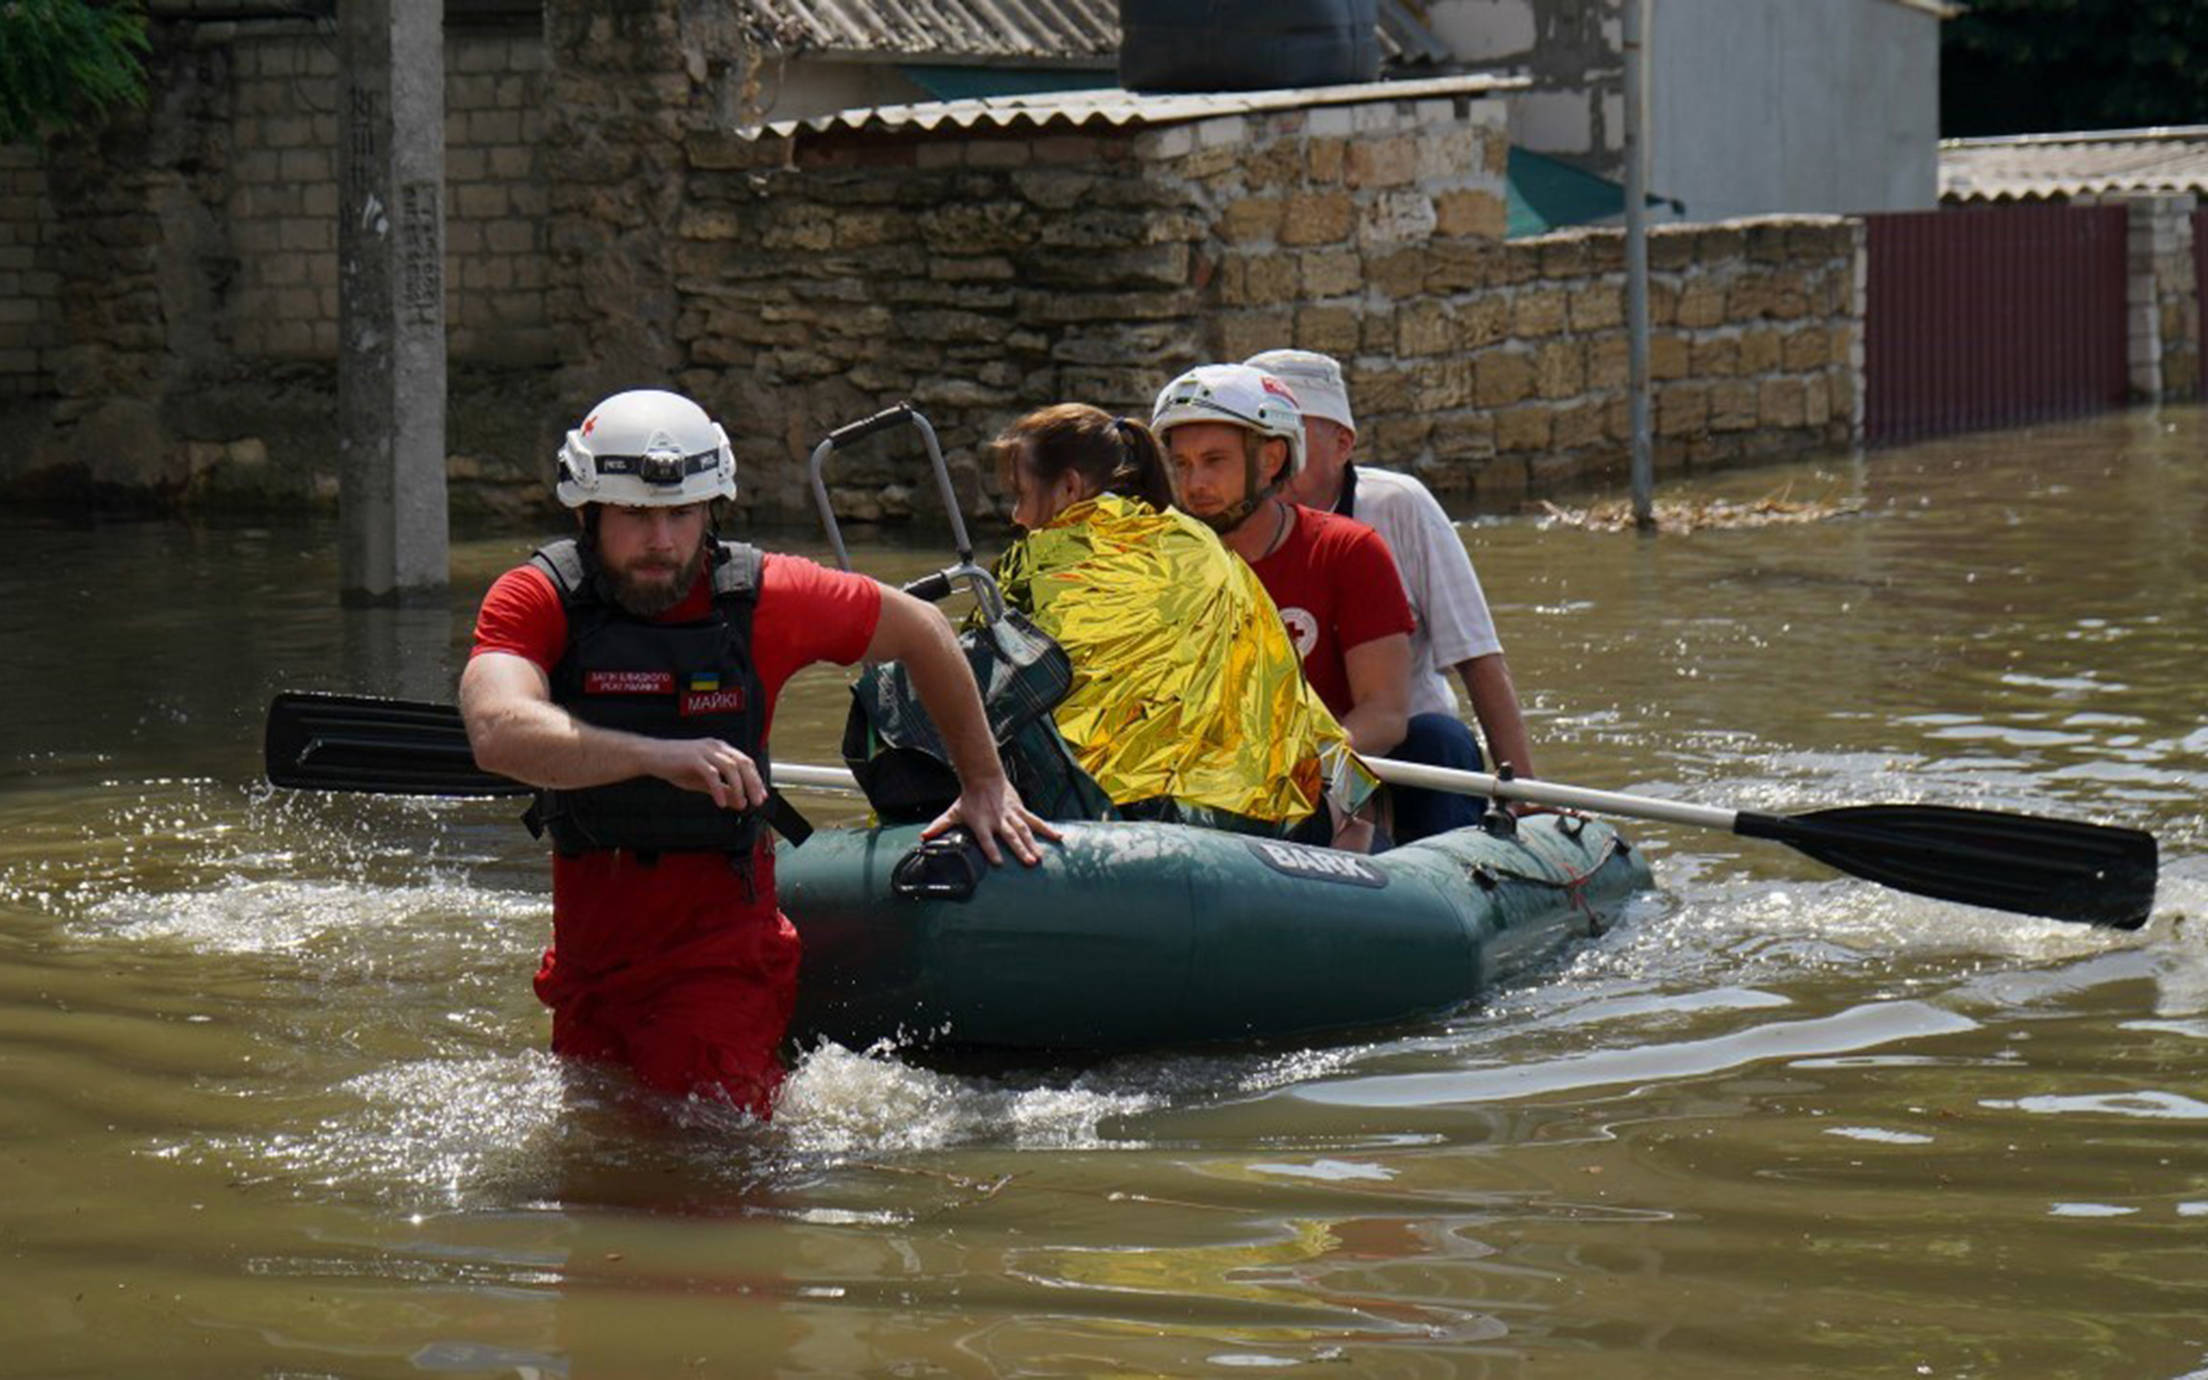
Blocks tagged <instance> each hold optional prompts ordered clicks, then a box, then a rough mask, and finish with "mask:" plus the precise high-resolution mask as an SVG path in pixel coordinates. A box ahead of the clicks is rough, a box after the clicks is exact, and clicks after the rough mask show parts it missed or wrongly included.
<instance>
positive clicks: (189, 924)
mask: <svg viewBox="0 0 2208 1380" xmlns="http://www.w3.org/2000/svg"><path fill="white" fill-rule="evenodd" d="M1782 487H1784V488H1786V489H1787V490H1788V491H1789V492H1790V493H1791V494H1792V495H1793V496H1794V497H1797V498H1803V497H1834V498H1851V497H1852V498H1857V499H1860V500H1861V503H1862V510H1861V512H1860V513H1859V514H1858V515H1856V516H1853V517H1848V518H1844V519H1840V520H1835V521H1830V522H1824V523H1819V524H1815V525H1809V526H1800V527H1787V526H1770V527H1758V528H1746V529H1740V530H1721V531H1702V532H1696V533H1693V534H1691V535H1685V536H1669V535H1667V536H1662V537H1658V538H1656V539H1654V540H1646V539H1640V538H1636V537H1632V536H1624V535H1596V534H1590V533H1586V532H1578V531H1571V530H1565V529H1561V528H1554V527H1550V528H1544V527H1543V526H1542V525H1541V524H1539V523H1538V522H1535V521H1531V520H1510V521H1501V522H1495V521H1481V522H1477V523H1473V524H1469V525H1467V526H1466V528H1465V534H1466V537H1467V540H1468V541H1469V542H1470V543H1471V545H1472V547H1473V549H1474V551H1475V554H1476V558H1477V560H1478V563H1479V567H1480V571H1481V574H1482V576H1483V579H1484V580H1485V582H1486V585H1487V588H1488V591H1489V593H1490V596H1491V598H1492V599H1493V602H1494V604H1495V606H1496V611H1497V615H1498V618H1499V620H1500V622H1501V624H1502V628H1503V632H1504V636H1505V638H1506V641H1507V643H1508V646H1509V650H1510V656H1511V661H1512V665H1513V667H1514V669H1515V671H1516V674H1517V679H1518V683H1519V685H1520V686H1521V687H1522V689H1523V690H1524V691H1525V693H1526V696H1527V700H1528V705H1529V710H1530V712H1531V714H1532V716H1533V721H1534V731H1535V736H1536V741H1537V743H1538V745H1539V752H1540V755H1541V766H1542V768H1543V770H1544V773H1545V774H1546V775H1548V776H1550V777H1553V778H1555V779H1559V780H1566V781H1571V782H1574V783H1576V784H1584V785H1590V786H1599V787H1607V788H1611V789H1618V790H1626V791H1632V792H1638V793H1644V794H1652V795H1669V796H1675V797H1677V798H1680V799H1688V800H1694V801H1698V802H1703V803H1710V804H1719V805H1731V806H1751V807H1757V808H1766V809H1775V810H1781V811H1794V810H1800V809H1809V808H1815V807H1819V806H1824V805H1831V804H1839V803H1846V802H1857V801H1874V800H1892V799H1907V800H1936V801H1942V802H1947V803H1953V804H1962V805H1980V806H1990V807H2001V808H2009V809H2021V810H2028V811H2033V812H2040V813H2050V814H2058V815H2070V816H2077V817H2082V818H2088V819H2093V820H2101V821H2107V822H2120V823H2127V824H2134V825H2138V826H2140V827H2144V828H2148V829H2151V830H2153V831H2154V832H2155V833H2156V834H2157V835H2158V836H2159V837H2160V839H2161V843H2162V848H2163V855H2164V868H2163V876H2162V883H2161V899H2160V901H2159V904H2158V906H2157V909H2156V914H2155V917H2154V919H2153V920H2152V921H2151V922H2150V924H2149V925H2148V926H2147V927H2146V928H2145V929H2143V930H2141V931H2139V932H2138V933H2136V934H2118V933H2109V932H2102V931H2095V930H2091V929H2087V928H2083V927H2079V926H2073V925H2063V924H2057V923H2053V922H2044V921H2036V920H2030V919H2023V918H2018V917H2013V916H2005V915H1997V914H1992V913H1989V912H1984V911H1976V910H1971V909H1967V908H1964V907H1960V906H1954V905H1946V904H1940V903H1936V902H1930V901H1922V900H1917V899H1914V898H1911V897H1907V896H1902V895H1898V894H1895V893H1893V892H1890V891H1885V890H1882V889H1880V888H1878V887H1875V886H1873V885H1870V884H1868V883H1865V882H1860V881H1855V880H1852V879H1849V878H1845V877H1840V876H1837V875H1835V874H1833V873H1831V872H1829V871H1827V870H1824V869H1821V868H1820V867H1819V866H1818V865H1817V864H1815V863H1812V862H1809V861H1807V860H1805V859H1802V858H1799V857H1798V856H1796V855H1794V854H1792V853H1790V852H1789V851H1787V850H1786V849H1784V848H1781V847H1779V846H1777V845H1772V844H1759V843H1752V842H1748V841H1743V840H1737V839H1733V838H1731V837H1729V836H1720V835H1712V834H1708V833H1703V832H1697V831H1691V830H1685V829H1669V828H1659V827H1654V826H1635V827H1634V830H1633V832H1634V833H1635V835H1636V837H1637V838H1639V839H1640V840H1641V841H1642V842H1643V843H1644V844H1645V845H1646V846H1647V847H1648V848H1649V849H1650V850H1651V852H1652V854H1653V855H1654V857H1655V861H1656V867H1657V874H1658V879H1659V889H1658V890H1657V891H1656V892H1655V893H1653V894H1651V895H1649V896H1647V897H1646V898H1644V899H1643V900H1642V901H1640V902H1639V903H1637V904H1636V905H1635V906H1634V908H1633V910H1632V912H1631V914H1630V915H1629V916H1628V917H1627V918H1626V920H1625V922H1624V923H1623V924H1621V925H1620V926H1619V927H1618V928H1617V929H1616V930H1614V931H1613V932H1612V933H1610V934H1609V935H1607V936H1606V937H1604V938H1603V939H1601V940H1599V941H1596V942H1594V943H1591V944H1590V945H1588V946H1587V947H1585V948H1583V949H1581V950H1579V951H1578V952H1577V953H1576V954H1575V955H1574V956H1573V957H1572V958H1571V959H1570V960H1569V961H1568V962H1566V963H1565V964H1564V965H1563V966H1561V967H1559V968H1558V969H1556V970H1555V971H1553V972H1551V973H1548V974H1546V975H1544V976H1543V977H1542V978H1540V979H1539V980H1537V981H1534V982H1531V983H1529V984H1526V985H1522V986H1519V987H1516V988H1514V989H1512V990H1508V991H1505V992H1502V993H1499V994H1497V995H1495V996H1494V997H1492V998H1491V999H1489V1000H1487V1001H1484V1002H1482V1003H1480V1004H1478V1005H1476V1006H1474V1007H1471V1008H1470V1009H1467V1010H1465V1011H1463V1012H1462V1013H1460V1014H1459V1015H1457V1016H1456V1017H1454V1018H1452V1019H1449V1020H1446V1021H1440V1022H1435V1023H1433V1024H1431V1025H1429V1026H1424V1027H1420V1028H1418V1029H1415V1030H1411V1031H1407V1032H1396V1033H1393V1034H1391V1035H1389V1036H1388V1037H1386V1038H1383V1039H1377V1040H1371V1041H1365V1042H1357V1043H1349V1044H1339V1045H1332V1046H1327V1047H1324V1048H1318V1049H1310V1050H1300V1051H1280V1050H1271V1051H1233V1050H1229V1051H1207V1052H1201V1053H1165V1054H1160V1055H1156V1056H1149V1057H1142V1058H1126V1059H1120V1060H1116V1061H1113V1062H1110V1063H1105V1064H1102V1065H1095V1066H1087V1067H1044V1068H1014V1069H993V1070H990V1071H986V1072H981V1071H974V1070H963V1071H962V1070H958V1069H950V1070H945V1069H942V1068H930V1067H925V1066H922V1065H921V1064H919V1063H917V1062H914V1061H908V1060H903V1059H900V1058H899V1057H898V1056H897V1054H896V1053H895V1052H894V1051H880V1050H877V1051H851V1050H842V1049H835V1048H829V1049H822V1050H818V1051H814V1052H812V1053H810V1054H809V1055H807V1056H806V1057H805V1059H804V1060H803V1062H802V1063H801V1065H800V1066H799V1067H798V1069H797V1072H796V1074H795V1077H794V1079H793V1081H792V1083H791V1086H790V1091H789V1094H788V1097H787V1100H786V1102H785V1104H784V1107H783V1110H782V1114H781V1116H780V1117H779V1118H778V1119H777V1121H776V1122H775V1124H774V1125H773V1126H772V1127H770V1128H764V1129H762V1128H758V1127H754V1126H749V1125H744V1124H739V1123H735V1122H732V1121H730V1120H729V1119H727V1118H726V1117H723V1116H719V1115H716V1114H714V1113H712V1112H710V1111H706V1110H700V1109H682V1108H668V1107H652V1106H639V1105H637V1104H635V1103H634V1102H632V1101H631V1100H629V1099H627V1098H625V1097H624V1096H623V1094H622V1091H621V1089H620V1088H619V1087H618V1086H615V1085H608V1084H606V1083H603V1082H594V1081H592V1080H590V1079H576V1078H571V1077H567V1076H563V1073H562V1071H561V1069H560V1068H559V1067H558V1066H557V1064H556V1063H555V1062H554V1061H553V1060H552V1059H551V1058H550V1057H549V1056H547V1055H546V1054H545V1053H543V1052H542V1046H543V1044H544V1040H545V1032H546V1023H545V1018H544V1016H543V1014H542V1012H541V1011H540V1009H539V1008H538V1007H537V1006H536V1004H535V1003H534V1001H533V999H532V998H531V997H530V995H529V992H528V982H527V979H528V975H529V972H530V970H531V967H532V964H533V962H534V960H535V956H536V953H537V951H538V949H539V948H540V947H541V945H542V943H543V940H544V935H545V930H546V925H547V903H546V897H545V876H544V867H543V861H542V858H541V856H540V855H539V854H538V852H537V851H536V849H535V848H534V847H533V846H532V845H531V844H530V842H529V840H528V838H527V836H526V835H525V834H523V833H522V832H521V830H520V829H519V828H518V826H516V825H515V824H514V823H513V820H512V815H513V813H514V807H513V804H512V803H511V802H478V803H453V802H435V801H419V800H414V801H408V800H389V799H368V798H357V797H336V796H299V795H288V794H280V793H274V792H271V791H269V790H268V789H266V788H265V787H262V786H260V785H258V784H256V774H257V760H256V755H257V749H258V737H257V735H258V732H259V722H260V713H261V706H262V705H264V704H265V702H266V700H267V697H268V695H269V694H270V693H271V692H272V691H274V690H276V689H279V688H286V687H293V688H325V689H350V690H360V691H370V692H383V693H398V694H414V695H437V696H444V695H448V694H449V693H450V685H451V680H452V676H453V674H454V671H455V669H456V666H457V656H458V647H459V645H460V641H461V639H462V638H463V637H464V636H465V632H466V628H467V621H468V613H469V611H470V610H471V609H472V606H473V602H474V599H475V598H476V597H477V596H478V595H479V594H480V592H481V590H482V588H483V587H484V585H485V584H487V583H488V581H489V580H490V578H491V577H492V576H493V575H494V574H495V573H496V572H497V571H498V570H499V569H502V568H503V567H504V566H505V565H507V564H508V563H509V562H511V561H512V560H513V559H515V558H516V557H517V556H518V555H519V554H520V553H521V552H522V551H524V550H525V549H526V544H527V540H526V539H527V537H528V536H529V535H531V534H523V533H514V534H503V535H500V536H497V537H495V538H490V539H485V540H479V541H473V542H470V543H467V544H464V545H463V546H461V547H460V548H459V549H458V551H457V552H456V570H457V572H458V577H457V584H456V588H455V590H454V594H453V600H452V607H451V608H450V609H449V610H448V609H435V610H430V611H426V612H424V611H416V612H409V613H388V612H386V613H373V612H340V611H338V610H337V609H336V608H335V606H334V601H333V599H332V598H331V593H330V592H331V590H332V589H333V587H334V584H335V566H334V558H333V555H332V550H333V542H332V539H331V538H332V534H331V533H330V532H328V531H327V530H322V529H309V528H304V527H270V528H239V527H235V526H217V527H187V526H182V525H175V524H157V523H115V522H88V523H83V524H71V523H65V522H61V521H58V520H55V519H53V518H51V517H39V518H33V517H27V516H24V515H21V514H15V515H7V516H0V537H4V539H5V543H6V550H7V553H8V554H7V557H6V559H5V561H4V562H0V591H4V597H0V629H4V630H5V637H4V639H0V640H4V642H5V645H6V646H7V648H8V652H7V664H6V670H5V672H4V673H0V1166H4V1170H0V1184H4V1186H5V1191H4V1193H0V1319H4V1331H0V1336H4V1338H5V1345H4V1346H0V1374H7V1375H25V1376H33V1375H35V1376H80V1375H81V1376H116V1375H155V1374H160V1375H187V1374H188V1375H200V1374H204V1375H286V1376H294V1375H295V1376H323V1375H345V1376H353V1375H421V1374H432V1375H453V1376H463V1375H465V1376H475V1375H481V1376H517V1377H519V1376H549V1375H568V1376H575V1377H584V1376H592V1377H596V1376H634V1375H675V1374H717V1375H762V1374H789V1375H803V1374H819V1375H862V1374H869V1375H872V1374H879V1375H936V1374H941V1375H979V1376H1011V1375H1062V1374H1098V1375H1103V1374H1114V1375H1116V1374H1144V1375H1148V1374H1157V1375H1250V1374H1276V1373H1278V1374H1288V1373H1293V1374H1321V1375H1350V1374H1358V1375H1388V1376H1395V1375H1401V1376H1521V1375H1557V1374H1569V1375H1578V1376H1597V1377H1607V1376H1643V1375H1681V1374H1692V1375H1702V1376H1710V1375H1741V1376H1750V1375H1756V1376H1762V1375H1773V1374H1796V1375H1819V1376H1831V1375H1865V1376H1871V1375H1879V1376H1884V1375H1934V1376H1952V1375H1983V1376H2010V1375H2066V1376H2102V1375H2105V1376H2127V1377H2128V1376H2170V1377H2174V1376H2183V1375H2208V931H2204V922H2203V920H2202V919H2201V914H2202V910H2203V908H2204V906H2208V820H2204V808H2203V803H2202V802H2203V797H2204V795H2208V693H2204V691H2203V688H2202V681H2203V677H2202V672H2201V667H2202V665H2203V663H2204V660H2208V555H2204V554H2203V553H2204V549H2208V548H2204V542H2203V539H2204V537H2208V414H2204V413H2203V412H2201V411H2199V410H2182V409H2181V410H2168V409H2165V410H2162V411H2159V412H2134V413H2128V414H2123V415H2117V416H2110V417H2106V418H2101V419H2097V420H2093V421H2088V422H2082V423H2076V424H2067V425H2062V426H2055V427H2047V428H2041V429H2037V430H2032V431H2019V432H2008V433H2001V434H1998V435H1988V436H1980V437H1972V438H1967V439H1962V440H1955V441H1949V442H1944V443H1939V444H1934V445H1928V446H1922V447H1918V448H1914V449H1910V450H1903V451H1893V452H1886V453H1881V454H1877V455H1874V456H1871V457H1868V458H1866V459H1860V460H1840V461H1831V462H1826V463H1822V464H1818V465H1804V466H1798V467H1793V468H1788V469H1782V470H1765V471H1757V472H1754V473H1746V474H1733V475H1727V476H1719V477H1716V478H1713V479H1710V480H1707V481H1703V482H1699V483H1696V484H1691V485H1684V486H1679V487H1677V488H1675V489H1667V490H1666V492H1667V493H1671V492H1677V493H1683V494H1699V495H1704V496H1710V495H1723V496H1730V497H1734V498H1754V497H1757V496H1760V495H1763V494H1766V493H1770V492H1773V491H1776V490H1779V489H1781V488H1782ZM780 544H781V545H783V546H785V547H795V548H798V549H806V550H812V551H815V552H817V551H818V550H819V549H820V547H819V544H818V542H817V539H815V538H813V537H811V536H810V535H809V534H802V533H799V534H793V535H790V536H788V537H787V538H785V539H782V540H781V541H780ZM930 554H931V553H929V552H926V551H924V550H920V549H917V548H915V547H914V546H913V545H912V544H910V543H909V542H899V543H896V544H882V543H875V544H872V545H868V544H866V543H863V542H862V543H860V544H859V545H858V547H857V555H858V557H859V560H860V563H861V565H862V567H863V568H867V569H871V570H873V571H875V572H876V573H880V574H884V575H907V574H911V573H914V572H917V571H918V570H920V569H922V568H924V567H925V566H926V565H927V564H928V562H929V559H930ZM841 713H842V692H841V690H840V688H839V680H838V678H837V677H836V676H835V675H833V674H830V673H825V672H822V673H813V674H809V675H808V676H807V677H806V678H805V679H804V680H803V681H801V682H800V683H799V684H797V685H795V686H793V687H792V689H791V690H790V692H789V693H788V694H787V695H786V696H785V699H784V701H783V709H782V713H781V719H780V726H779V729H778V735H777V738H778V741H777V747H778V750H779V752H780V753H781V755H782V756H784V757H785V758H786V759H788V760H808V759H811V760H829V759H831V758H832V748H833V744H834V739H835V731H836V727H837V724H838V723H839V721H840V716H841ZM816 808H818V809H820V810H821V811H822V812H824V813H827V814H830V815H832V814H834V813H835V811H836V808H837V807H835V806H833V805H821V806H818V807H816Z"/></svg>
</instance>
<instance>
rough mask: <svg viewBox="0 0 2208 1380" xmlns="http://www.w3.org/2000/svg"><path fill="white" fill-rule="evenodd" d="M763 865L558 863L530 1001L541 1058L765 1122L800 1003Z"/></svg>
mask: <svg viewBox="0 0 2208 1380" xmlns="http://www.w3.org/2000/svg"><path fill="white" fill-rule="evenodd" d="M772 869H773V864H772V861H771V858H769V859H767V860H765V861H763V862H762V861H761V860H759V859H756V858H755V859H754V866H753V869H752V871H751V873H750V875H749V876H748V877H746V876H745V875H744V874H742V873H738V872H736V871H734V869H732V868H731V867H730V866H729V863H728V861H727V860H726V859H725V858H721V857H717V856H710V855H692V854H679V855H677V854H671V855H668V856H665V857H663V858H661V859H659V860H658V861H657V862H654V863H651V864H643V863H639V862H637V860H636V859H635V858H633V857H631V856H630V855H628V854H622V853H610V854H595V853H594V854H588V855H585V856H584V857H582V858H558V859H555V860H554V866H553V893H552V895H553V899H552V931H553V943H552V947H551V948H549V949H547V950H545V953H544V963H543V966H542V967H541V968H539V969H538V971H537V979H536V990H537V997H538V999H539V1000H540V1001H542V1002H543V1003H544V1004H545V1005H546V1006H549V1007H551V1008H552V1049H553V1052H554V1053H556V1054H560V1055H564V1056H567V1057H570V1058H576V1059H591V1060H602V1061H606V1062H610V1063H616V1064H621V1065H624V1066H626V1067H627V1068H628V1069H629V1070H631V1071H632V1072H633V1073H634V1074H635V1075H636V1077H637V1078H638V1080H639V1081H641V1082H642V1083H644V1084H645V1085H646V1086H647V1087H650V1088H652V1089H654V1090H655V1091H658V1092H661V1093H665V1094H667V1095H669V1096H674V1097H681V1096H685V1095H690V1094H695V1095H698V1096H701V1097H708V1098H714V1099H717V1100H720V1101H724V1102H727V1103H729V1104H730V1105H732V1106H736V1107H740V1108H743V1109H744V1110H746V1111H749V1112H750V1113H751V1114H752V1115H754V1116H756V1117H758V1118H760V1119H761V1120H765V1119H766V1118H767V1117H768V1116H769V1115H770V1114H771V1113H772V1111H773V1108H774V1095H775V1092H776V1090H778V1089H779V1088H780V1087H781V1086H782V1072H783V1071H782V1062H781V1057H780V1054H779V1052H778V1047H779V1046H780V1045H781V1043H782V1037H783V1035H784V1034H785V1033H786V1032H787V1031H788V1029H789V1024H790V1013H791V1011H792V1010H793V1009H794V1008H795V1006H796V1004H797V968H798V956H799V943H798V937H797V931H796V929H795V928H793V927H792V926H791V924H790V922H789V920H788V919H787V918H786V917H785V916H783V915H782V913H781V912H780V911H779V910H777V909H776V908H775V905H774V890H773V887H774V878H773V870H772Z"/></svg>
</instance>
